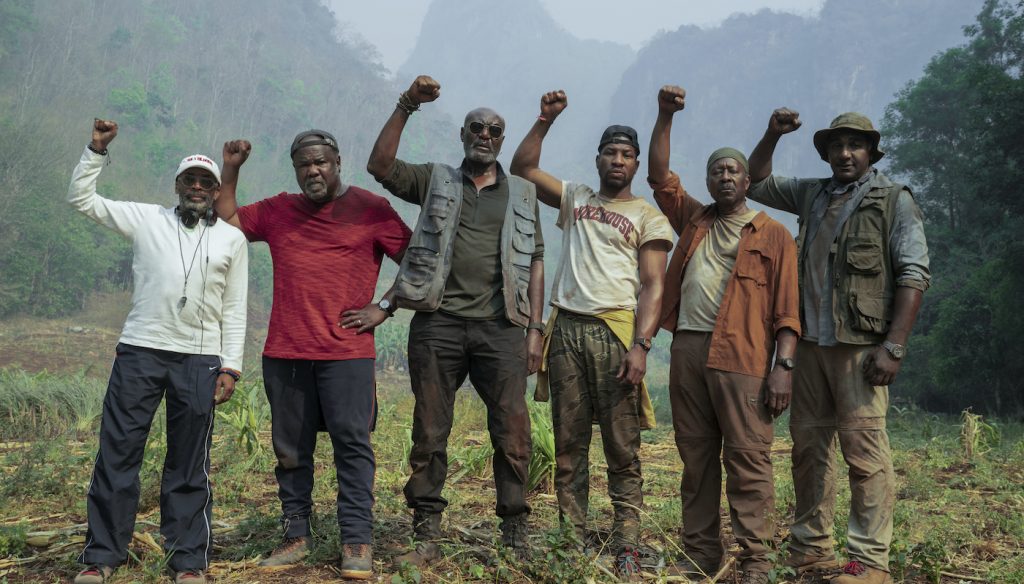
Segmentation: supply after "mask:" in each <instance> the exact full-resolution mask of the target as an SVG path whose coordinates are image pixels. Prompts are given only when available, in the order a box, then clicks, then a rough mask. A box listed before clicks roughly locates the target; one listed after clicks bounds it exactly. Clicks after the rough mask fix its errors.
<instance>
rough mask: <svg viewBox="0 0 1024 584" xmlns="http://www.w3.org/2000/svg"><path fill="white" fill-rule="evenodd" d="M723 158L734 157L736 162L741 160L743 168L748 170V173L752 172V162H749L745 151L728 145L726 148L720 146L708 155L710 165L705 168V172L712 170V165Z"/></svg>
mask: <svg viewBox="0 0 1024 584" xmlns="http://www.w3.org/2000/svg"><path fill="white" fill-rule="evenodd" d="M723 158H732V159H734V160H736V162H739V163H740V164H741V165H743V170H745V171H747V173H749V172H750V164H748V163H747V157H746V156H744V155H743V153H742V152H740V151H739V150H737V149H735V148H730V147H728V146H726V147H725V148H719V149H718V150H715V151H714V152H712V153H711V156H709V157H708V167H707V169H706V170H705V172H706V173H707V172H711V165H712V164H714V163H716V162H718V161H719V160H721V159H723Z"/></svg>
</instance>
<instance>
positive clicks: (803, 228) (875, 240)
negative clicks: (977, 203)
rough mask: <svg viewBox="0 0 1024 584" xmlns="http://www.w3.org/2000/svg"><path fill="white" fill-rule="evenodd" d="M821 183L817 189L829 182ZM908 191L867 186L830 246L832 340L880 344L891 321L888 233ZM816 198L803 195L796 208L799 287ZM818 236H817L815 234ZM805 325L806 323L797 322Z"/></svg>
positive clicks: (897, 186) (891, 273)
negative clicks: (799, 204) (903, 194)
mask: <svg viewBox="0 0 1024 584" xmlns="http://www.w3.org/2000/svg"><path fill="white" fill-rule="evenodd" d="M829 182H830V181H829V179H823V180H822V183H821V188H820V189H819V190H818V193H819V194H820V193H821V190H822V189H824V188H825V186H827V185H828V184H829ZM902 190H906V191H907V192H908V193H909V192H910V189H908V188H907V187H906V186H904V185H901V184H897V183H892V184H891V185H889V186H884V187H875V188H872V189H871V190H869V191H868V192H867V194H865V195H864V198H863V199H862V200H861V202H860V204H859V205H858V206H857V209H856V210H855V211H854V212H853V214H852V215H850V218H849V219H847V220H846V223H845V224H844V225H843V226H842V228H841V229H840V231H839V235H838V237H837V238H836V241H834V242H833V243H832V247H831V250H830V252H829V258H830V260H831V262H832V278H833V280H832V282H833V287H832V321H833V322H834V323H835V329H836V340H838V341H839V342H840V343H848V344H851V345H873V344H878V343H881V342H882V341H883V340H885V335H886V333H887V332H888V331H889V323H890V322H891V321H892V313H893V298H894V296H895V294H896V279H895V276H894V270H893V267H892V256H891V255H890V253H889V251H890V250H889V232H890V230H891V227H892V222H893V219H894V218H895V216H896V202H897V199H898V198H899V194H900V191H902ZM817 198H818V195H816V196H813V197H807V198H806V199H805V200H804V202H803V206H802V208H801V209H800V231H799V233H798V234H797V238H796V244H797V249H798V256H797V257H798V260H797V261H798V273H799V280H800V289H801V290H803V287H804V267H805V265H806V259H807V249H808V247H809V246H807V245H805V244H806V243H807V242H806V241H805V239H806V237H807V223H808V218H809V217H810V216H811V207H812V205H813V203H814V200H815V199H817ZM819 235H820V234H819ZM803 301H804V298H803V294H801V295H800V305H801V307H800V319H801V320H803V318H804V316H803V315H804V311H803ZM802 324H803V325H804V326H806V323H802Z"/></svg>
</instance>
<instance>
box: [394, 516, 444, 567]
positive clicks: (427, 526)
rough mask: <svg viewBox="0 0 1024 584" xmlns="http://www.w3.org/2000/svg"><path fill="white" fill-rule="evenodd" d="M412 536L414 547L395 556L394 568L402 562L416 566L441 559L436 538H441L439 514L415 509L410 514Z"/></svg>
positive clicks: (400, 565)
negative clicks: (411, 514)
mask: <svg viewBox="0 0 1024 584" xmlns="http://www.w3.org/2000/svg"><path fill="white" fill-rule="evenodd" d="M412 537H413V542H414V543H415V544H416V547H415V548H413V550H412V551H409V552H406V553H404V554H402V555H400V556H398V557H396V558H395V560H394V564H395V569H399V568H401V567H402V564H409V565H410V566H415V567H417V568H422V567H423V566H425V565H427V564H429V563H431V562H436V561H437V560H439V559H441V548H439V547H438V545H437V540H439V539H441V514H440V513H425V512H421V511H418V510H417V511H415V512H414V513H413V516H412Z"/></svg>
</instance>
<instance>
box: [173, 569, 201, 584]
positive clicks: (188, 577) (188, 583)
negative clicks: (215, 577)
mask: <svg viewBox="0 0 1024 584" xmlns="http://www.w3.org/2000/svg"><path fill="white" fill-rule="evenodd" d="M174 584H206V574H204V573H203V571H202V570H182V571H180V572H177V573H175V574H174Z"/></svg>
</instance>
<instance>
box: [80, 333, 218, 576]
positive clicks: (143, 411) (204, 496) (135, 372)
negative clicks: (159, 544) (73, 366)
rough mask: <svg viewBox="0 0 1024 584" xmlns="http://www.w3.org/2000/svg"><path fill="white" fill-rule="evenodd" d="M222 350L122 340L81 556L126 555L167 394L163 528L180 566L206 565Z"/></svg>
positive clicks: (109, 560)
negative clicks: (199, 351)
mask: <svg viewBox="0 0 1024 584" xmlns="http://www.w3.org/2000/svg"><path fill="white" fill-rule="evenodd" d="M219 369H220V358H219V357H217V356H216V355H189V354H184V353H175V352H172V351H161V350H159V349H149V348H145V347H137V346H134V345H126V344H124V343H119V344H118V345H117V358H116V359H114V367H113V369H112V370H111V372H110V382H109V384H108V385H107V394H106V396H105V397H104V398H103V418H102V422H101V423H100V436H99V451H98V453H97V454H96V465H95V468H94V469H93V474H92V481H91V482H90V483H89V495H88V503H87V514H88V519H89V530H88V533H86V536H85V549H83V550H82V554H81V556H79V561H81V562H82V563H83V564H87V565H91V564H101V565H104V566H111V567H116V566H118V565H120V564H122V563H124V561H125V560H126V559H127V557H128V544H129V543H130V542H131V539H132V533H133V532H134V531H135V514H136V512H137V511H138V507H139V488H140V484H139V470H140V469H141V467H142V458H143V454H144V451H145V448H146V439H147V438H148V436H149V429H150V426H151V425H152V423H153V416H154V415H155V414H156V410H157V408H158V407H159V406H160V400H162V399H163V398H164V395H165V392H166V396H167V424H166V426H167V456H166V458H165V459H164V470H163V478H162V479H161V483H160V533H161V535H163V537H164V549H165V550H166V551H167V554H168V556H169V559H168V566H169V567H170V568H171V569H172V570H175V571H182V570H205V569H206V567H207V565H208V563H209V552H210V544H211V541H212V539H211V538H212V534H211V531H210V519H211V512H212V509H213V492H212V491H211V488H210V443H211V437H212V434H213V418H214V413H213V393H214V390H215V388H216V384H217V375H218V370H219Z"/></svg>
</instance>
